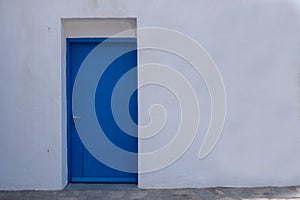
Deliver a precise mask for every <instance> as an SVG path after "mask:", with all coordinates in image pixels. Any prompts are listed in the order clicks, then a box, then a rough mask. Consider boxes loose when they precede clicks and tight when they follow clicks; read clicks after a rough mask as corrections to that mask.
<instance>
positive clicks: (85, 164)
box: [67, 38, 138, 183]
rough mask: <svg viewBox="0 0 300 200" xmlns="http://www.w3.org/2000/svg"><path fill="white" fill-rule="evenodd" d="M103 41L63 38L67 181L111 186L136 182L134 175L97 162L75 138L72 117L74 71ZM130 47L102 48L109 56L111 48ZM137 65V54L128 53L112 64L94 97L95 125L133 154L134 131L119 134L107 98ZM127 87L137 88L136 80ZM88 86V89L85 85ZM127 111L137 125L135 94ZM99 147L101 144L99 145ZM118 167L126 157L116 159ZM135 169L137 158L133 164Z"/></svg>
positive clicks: (117, 43) (121, 41) (121, 44)
mask: <svg viewBox="0 0 300 200" xmlns="http://www.w3.org/2000/svg"><path fill="white" fill-rule="evenodd" d="M103 40H104V39H99V38H98V39H91V38H86V39H84V38H80V39H79V38H78V39H67V79H68V81H67V89H68V95H67V99H68V167H69V181H70V182H104V183H105V182H108V183H110V182H112V183H137V174H136V173H127V172H121V171H118V170H116V169H112V168H110V167H109V166H106V165H105V164H103V163H101V162H100V161H98V160H97V159H96V158H95V157H93V155H92V154H91V153H90V152H89V151H88V150H87V149H86V148H85V146H84V145H83V143H82V141H81V140H80V138H79V135H78V132H77V130H76V127H75V124H74V119H73V115H72V109H71V108H72V92H73V85H74V81H75V78H76V75H77V73H78V70H79V68H80V66H81V64H82V62H83V61H84V59H85V58H86V57H87V55H88V54H89V53H90V52H91V51H92V50H93V49H94V48H95V47H96V46H97V45H98V44H100V43H101V42H103ZM128 45H131V47H133V48H134V49H136V41H135V40H133V39H116V41H115V42H112V43H110V44H109V45H106V47H105V48H108V49H107V50H108V52H110V53H113V52H114V49H115V50H117V49H120V48H123V47H124V46H128ZM116 52H117V51H116ZM98 57H99V62H101V60H102V59H105V56H104V55H99V56H98ZM136 65H137V51H136V50H134V51H130V52H128V53H126V54H124V55H122V56H120V57H118V58H117V59H116V60H115V61H113V62H112V63H111V64H110V65H109V67H108V68H107V69H106V70H105V71H104V73H103V75H102V77H101V78H100V80H99V83H98V86H97V90H96V94H95V111H96V115H97V118H98V122H99V125H100V126H101V128H102V129H103V132H104V133H105V135H106V136H107V138H109V140H110V141H111V142H113V143H114V144H115V145H117V146H118V147H120V148H122V149H124V150H126V151H130V152H134V153H137V150H138V141H137V137H134V136H133V135H137V129H135V130H134V133H130V134H127V133H125V132H123V131H122V130H121V129H120V128H119V127H118V125H117V124H116V122H115V120H114V118H113V114H112V110H111V106H110V105H111V97H112V93H113V89H114V86H115V85H116V83H117V81H118V80H119V79H120V78H121V77H122V75H124V74H125V73H126V72H128V71H129V70H130V69H132V68H134V67H136ZM129 84H132V85H131V86H135V88H136V86H137V77H135V78H133V79H132V80H130V82H129ZM87 87H88V86H87ZM122 100H123V99H119V100H118V101H122ZM128 109H129V112H130V115H131V118H132V119H133V121H135V122H136V123H137V92H135V93H134V94H133V95H132V97H131V98H130V101H129V105H128ZM99 145H101V142H100V143H99ZM106 153H107V154H111V155H109V156H110V157H111V158H112V159H114V157H117V156H116V155H114V154H112V153H111V152H106ZM117 163H118V165H124V164H126V158H123V160H122V159H121V160H117ZM135 165H136V166H137V158H136V163H135Z"/></svg>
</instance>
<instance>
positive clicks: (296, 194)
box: [0, 184, 300, 200]
mask: <svg viewBox="0 0 300 200" xmlns="http://www.w3.org/2000/svg"><path fill="white" fill-rule="evenodd" d="M0 199H1V200H2V199H5V200H6V199H7V200H13V199H22V200H26V199H49V200H52V199H59V200H77V199H78V200H91V199H104V200H111V199H122V200H125V199H145V200H149V199H154V200H161V199H168V200H169V199H220V200H232V199H247V200H258V199H262V200H266V199H299V200H300V186H298V187H283V188H278V187H264V188H208V189H175V190H173V189H172V190H141V189H137V188H136V187H135V186H127V185H119V186H105V185H97V184H96V185H81V184H75V185H74V184H73V185H69V186H68V187H67V188H66V189H64V190H62V191H0Z"/></svg>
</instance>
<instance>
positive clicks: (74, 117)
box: [72, 115, 80, 119]
mask: <svg viewBox="0 0 300 200" xmlns="http://www.w3.org/2000/svg"><path fill="white" fill-rule="evenodd" d="M72 117H73V119H80V117H79V116H75V115H73V116H72Z"/></svg>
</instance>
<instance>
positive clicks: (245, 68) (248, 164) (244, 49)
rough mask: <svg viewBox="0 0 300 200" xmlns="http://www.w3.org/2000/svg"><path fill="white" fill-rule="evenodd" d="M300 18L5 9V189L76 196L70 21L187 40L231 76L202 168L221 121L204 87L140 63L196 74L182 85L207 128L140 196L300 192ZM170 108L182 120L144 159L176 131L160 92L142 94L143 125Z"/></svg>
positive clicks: (144, 58)
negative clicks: (235, 190) (232, 189)
mask: <svg viewBox="0 0 300 200" xmlns="http://www.w3.org/2000/svg"><path fill="white" fill-rule="evenodd" d="M299 14H300V5H299V2H298V1H297V0H289V1H285V0H274V1H269V0H252V1H243V0H240V1H237V0H228V1H222V0H213V1H212V0H201V1H197V0H191V1H179V0H175V1H172V2H168V1H163V0H157V1H146V0H128V1H121V0H89V1H86V0H73V1H70V0H55V1H38V0H28V1H21V0H11V1H0V24H1V26H2V28H1V33H0V34H1V37H0V44H1V48H0V52H1V53H0V58H1V64H0V92H1V106H0V111H1V115H0V130H1V131H0V134H1V140H0V189H18V190H19V189H62V188H63V187H64V186H65V184H66V181H67V178H66V177H67V170H66V123H65V90H64V85H65V83H64V81H65V74H64V73H63V72H64V69H63V68H62V66H63V64H62V62H64V61H63V59H62V58H61V55H64V53H63V52H61V49H62V43H61V39H62V37H63V34H62V24H61V18H81V17H87V18H96V17H124V18H128V17H136V18H137V21H138V23H137V26H138V27H144V26H157V27H165V28H172V29H175V30H177V31H180V32H183V33H185V34H187V35H189V36H191V37H192V38H194V39H195V40H196V41H198V42H199V43H201V44H202V45H203V46H204V47H205V48H206V49H207V50H208V52H209V53H210V55H211V56H212V58H213V59H214V61H215V62H216V64H217V65H218V67H219V69H220V72H221V74H222V76H223V79H224V83H225V87H226V91H227V98H228V109H227V111H228V112H227V119H226V124H225V127H224V131H223V133H222V135H221V138H220V140H219V142H218V143H217V145H216V147H215V149H214V150H213V151H212V152H211V154H209V156H208V157H206V158H205V159H203V160H199V159H198V157H197V155H198V151H199V146H200V144H201V142H202V141H203V136H204V134H205V130H206V128H207V125H208V120H209V117H210V114H209V113H210V109H209V106H210V104H209V97H208V93H207V89H206V87H205V85H204V83H203V81H202V80H201V78H200V77H197V76H195V75H194V73H193V70H192V69H191V68H190V67H189V66H188V65H187V64H186V63H184V62H183V61H181V60H180V59H178V58H174V56H172V55H165V56H163V57H162V56H161V55H159V54H158V52H153V51H144V52H140V53H139V61H140V63H147V62H150V61H151V62H154V61H157V62H160V63H164V64H169V65H171V66H174V67H175V68H176V69H179V68H182V67H186V70H185V71H184V72H183V73H184V75H185V76H186V77H187V78H189V80H190V81H191V83H192V85H193V86H194V87H195V88H196V90H197V91H198V92H197V96H198V98H199V99H201V103H200V109H201V116H202V118H201V121H200V129H199V132H198V136H197V138H196V140H195V141H194V143H193V145H192V146H191V148H190V149H189V150H188V151H187V152H186V153H185V154H184V156H183V157H181V158H180V159H179V160H178V161H177V162H176V163H174V164H173V165H171V166H169V167H167V168H165V169H163V170H160V171H157V172H154V173H149V174H141V175H140V177H139V186H140V187H142V188H174V187H176V188H177V187H208V186H263V185H277V186H284V185H298V184H300V170H299V165H300V160H299V159H298V152H299V150H300V135H299V131H300V126H299V118H298V117H297V114H299V113H297V106H298V103H299V99H298V96H297V95H298V93H297V92H298V90H299V84H298V72H299V64H300V62H299V52H300V37H299V35H300V34H299V33H300V26H299V25H300V23H299V22H300V16H299ZM140 78H142V77H140ZM154 92H155V93H154ZM153 94H156V95H153ZM162 97H163V99H167V100H166V101H167V102H168V103H167V105H166V106H167V107H169V108H170V109H169V112H173V114H172V115H171V116H173V117H171V118H170V119H169V120H170V123H169V124H167V126H166V128H165V129H164V130H163V132H162V134H161V136H160V137H154V138H153V139H152V140H149V141H147V142H148V143H147V142H145V143H142V148H141V149H142V151H147V150H150V149H153V148H155V147H156V146H154V144H155V145H163V144H164V142H165V141H167V139H168V137H169V138H171V137H172V134H173V133H174V131H175V130H176V120H178V118H177V117H176V116H177V115H176V114H178V113H179V111H178V108H176V101H174V99H173V97H172V96H171V95H169V94H168V92H165V91H162V90H161V89H157V88H155V87H148V88H144V90H141V93H140V106H141V108H142V110H140V115H141V116H143V115H144V114H145V113H146V109H147V106H148V105H150V104H151V101H154V100H159V99H160V98H162ZM170 110H171V111H170ZM145 117H146V116H145ZM163 133H165V134H163Z"/></svg>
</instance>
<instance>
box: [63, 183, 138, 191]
mask: <svg viewBox="0 0 300 200" xmlns="http://www.w3.org/2000/svg"><path fill="white" fill-rule="evenodd" d="M64 190H139V188H138V187H137V184H123V183H122V184H116V183H69V184H68V185H67V186H66V187H65V188H64Z"/></svg>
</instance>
